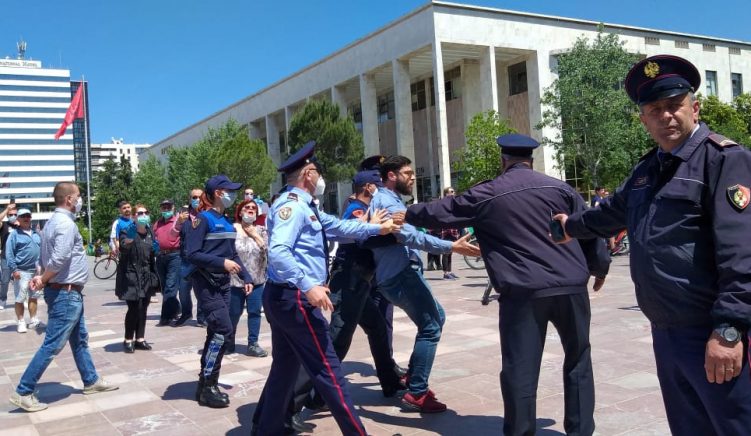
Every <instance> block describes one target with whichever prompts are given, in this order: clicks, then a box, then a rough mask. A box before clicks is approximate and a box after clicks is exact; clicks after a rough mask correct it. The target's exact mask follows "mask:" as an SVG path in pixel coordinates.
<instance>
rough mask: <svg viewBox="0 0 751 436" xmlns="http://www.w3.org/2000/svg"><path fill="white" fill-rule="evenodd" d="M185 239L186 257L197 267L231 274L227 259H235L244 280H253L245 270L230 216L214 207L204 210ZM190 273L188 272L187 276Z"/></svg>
mask: <svg viewBox="0 0 751 436" xmlns="http://www.w3.org/2000/svg"><path fill="white" fill-rule="evenodd" d="M185 224H188V225H190V226H191V228H190V230H189V231H188V232H187V233H186V238H185V256H186V259H187V260H188V262H190V263H191V264H193V266H194V267H197V268H201V269H203V270H205V271H206V272H208V273H211V274H212V275H216V276H222V277H223V276H225V275H226V277H223V278H226V279H228V278H229V273H228V272H227V271H225V269H224V260H225V259H231V260H234V261H235V262H237V264H238V265H240V268H241V271H240V273H239V274H238V276H240V278H241V279H242V281H243V283H246V284H248V283H253V280H252V278H251V277H250V274H249V273H248V270H247V269H245V265H243V263H242V261H241V260H240V256H238V255H237V251H236V250H235V237H236V236H237V235H236V233H235V228H234V227H233V226H232V224H231V223H230V222H229V221H227V219H226V218H225V217H224V216H222V215H220V214H219V213H218V212H217V211H215V210H214V209H209V210H207V211H204V212H201V213H199V214H198V216H197V217H196V218H195V220H193V222H192V223H191V222H190V221H186V222H185ZM187 275H189V274H186V276H187Z"/></svg>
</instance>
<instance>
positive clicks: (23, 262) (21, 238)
mask: <svg viewBox="0 0 751 436" xmlns="http://www.w3.org/2000/svg"><path fill="white" fill-rule="evenodd" d="M40 243H41V239H40V238H39V235H38V234H37V232H36V231H34V229H32V228H31V211H30V210H29V209H26V208H23V209H19V210H18V228H17V229H16V231H15V232H13V233H11V235H10V236H9V237H8V241H7V242H6V243H5V247H3V248H4V249H5V252H6V258H7V261H8V269H9V270H10V273H11V277H12V278H13V287H14V289H15V296H16V318H18V329H17V330H18V333H26V320H25V319H24V315H23V303H24V302H26V301H27V300H28V305H29V325H28V327H29V328H30V329H35V328H37V327H39V318H37V299H38V298H39V297H40V296H41V294H42V293H41V292H40V291H31V290H29V282H30V281H31V278H32V277H34V275H36V264H37V261H38V260H39V245H40Z"/></svg>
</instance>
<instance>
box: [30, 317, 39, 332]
mask: <svg viewBox="0 0 751 436" xmlns="http://www.w3.org/2000/svg"><path fill="white" fill-rule="evenodd" d="M40 324H41V322H40V321H39V318H37V317H34V318H31V319H30V320H29V324H28V327H29V328H30V329H32V330H34V329H35V328H37V327H39V325H40Z"/></svg>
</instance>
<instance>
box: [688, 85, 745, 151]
mask: <svg viewBox="0 0 751 436" xmlns="http://www.w3.org/2000/svg"><path fill="white" fill-rule="evenodd" d="M699 102H700V103H701V110H700V112H699V117H700V118H701V120H702V121H704V122H705V123H707V126H708V127H709V128H710V130H712V131H715V132H717V133H719V134H721V135H724V136H727V137H728V138H730V139H732V140H733V141H735V142H737V143H739V144H744V145H746V146H751V131H750V130H749V127H751V124H750V122H751V111H750V110H751V96H749V95H748V94H742V95H739V96H738V97H736V99H735V101H734V102H733V104H729V103H723V102H721V101H720V100H719V99H718V98H717V97H716V96H714V95H711V96H709V97H706V98H705V97H702V96H699Z"/></svg>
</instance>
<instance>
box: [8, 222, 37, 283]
mask: <svg viewBox="0 0 751 436" xmlns="http://www.w3.org/2000/svg"><path fill="white" fill-rule="evenodd" d="M41 242H42V241H41V239H40V238H39V235H38V234H37V232H35V231H34V230H31V229H30V230H28V231H26V230H23V229H21V228H20V227H19V228H17V229H16V231H15V232H13V233H11V234H10V236H8V240H7V241H6V242H5V258H6V259H7V261H8V269H10V271H11V272H15V271H16V270H18V271H34V269H35V268H36V264H37V261H39V244H41Z"/></svg>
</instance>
